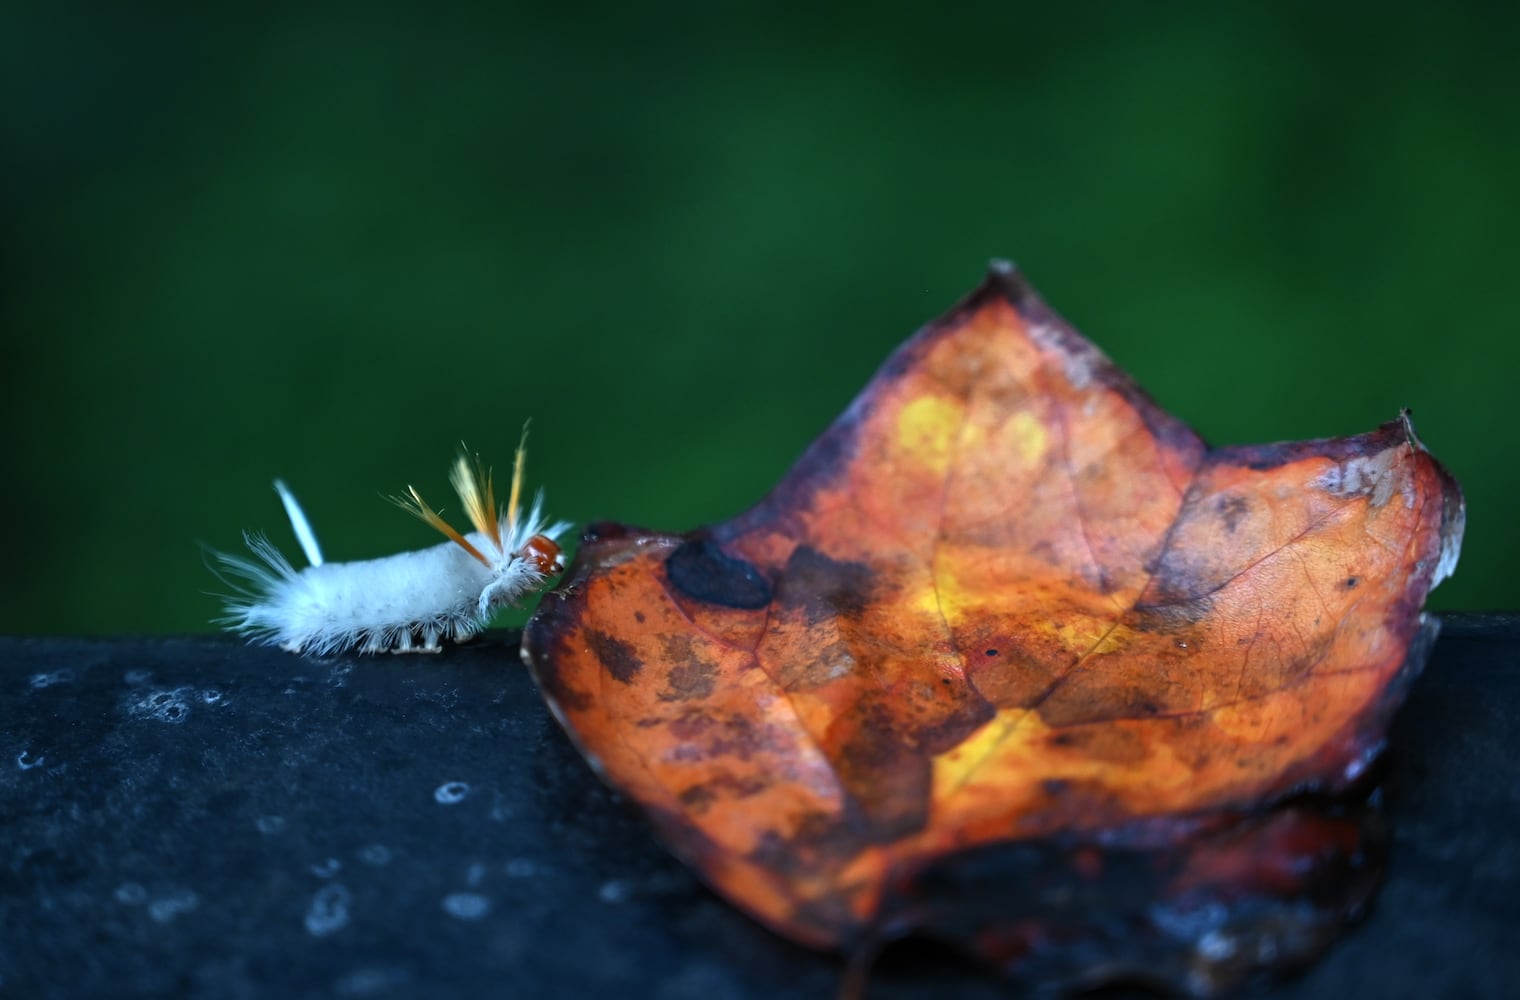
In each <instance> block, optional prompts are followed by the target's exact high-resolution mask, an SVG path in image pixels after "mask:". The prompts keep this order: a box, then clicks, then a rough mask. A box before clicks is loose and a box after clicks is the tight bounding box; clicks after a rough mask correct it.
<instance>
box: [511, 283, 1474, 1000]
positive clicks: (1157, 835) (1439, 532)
mask: <svg viewBox="0 0 1520 1000" xmlns="http://www.w3.org/2000/svg"><path fill="white" fill-rule="evenodd" d="M1462 520H1463V508H1462V500H1461V494H1460V492H1459V490H1458V488H1457V486H1456V484H1455V482H1454V481H1453V480H1452V479H1451V478H1450V477H1449V476H1448V475H1447V474H1446V473H1445V472H1444V471H1443V470H1442V469H1441V467H1440V466H1439V465H1438V464H1437V463H1436V462H1435V460H1434V459H1432V458H1431V457H1430V456H1429V455H1428V454H1427V453H1426V451H1425V449H1424V448H1423V447H1422V446H1421V445H1420V443H1419V441H1418V440H1417V439H1416V438H1415V436H1414V433H1413V430H1412V429H1411V427H1410V424H1409V421H1408V418H1407V416H1402V417H1401V418H1400V419H1398V420H1395V421H1393V422H1392V423H1389V424H1386V425H1384V426H1382V427H1380V428H1378V429H1377V430H1375V431H1373V432H1371V433H1369V434H1364V435H1360V436H1357V437H1351V438H1344V439H1336V440H1322V441H1309V442H1302V443H1292V444H1273V445H1262V446H1253V447H1236V448H1222V449H1215V450H1210V449H1209V448H1207V447H1206V446H1205V445H1204V444H1203V443H1202V441H1200V440H1199V438H1198V437H1197V436H1196V435H1194V434H1193V433H1192V432H1191V431H1190V430H1189V429H1188V428H1187V427H1185V426H1184V425H1183V424H1181V423H1180V422H1178V421H1177V420H1176V419H1174V418H1172V417H1170V416H1168V415H1167V414H1166V413H1164V412H1162V411H1161V410H1160V409H1159V408H1157V407H1156V406H1155V405H1154V404H1153V403H1152V402H1151V401H1150V400H1149V399H1148V398H1147V397H1146V396H1145V395H1144V394H1143V393H1141V392H1140V391H1139V390H1138V389H1137V388H1136V387H1135V385H1134V384H1133V382H1132V381H1131V380H1130V379H1129V378H1128V377H1127V376H1125V375H1124V374H1123V373H1121V372H1120V371H1118V370H1117V369H1116V368H1115V367H1114V366H1113V365H1112V363H1110V362H1109V361H1108V359H1107V358H1105V357H1104V356H1103V355H1102V354H1101V353H1100V352H1099V351H1098V350H1097V349H1096V348H1095V347H1093V346H1092V345H1091V344H1090V343H1088V342H1087V341H1086V340H1084V339H1083V338H1082V337H1081V336H1080V335H1079V334H1077V333H1076V332H1075V331H1074V330H1072V329H1071V328H1070V327H1069V326H1068V325H1066V323H1064V322H1063V321H1062V320H1061V319H1060V318H1059V317H1057V316H1056V315H1054V314H1053V313H1052V312H1051V311H1049V309H1047V307H1046V306H1045V305H1044V304H1043V303H1042V302H1041V301H1040V300H1039V298H1038V297H1037V296H1036V294H1035V293H1034V292H1033V291H1032V290H1031V289H1030V288H1029V286H1028V285H1027V284H1026V283H1025V282H1024V280H1023V279H1022V278H1021V277H1020V276H1019V275H1018V273H1017V272H1015V271H1014V270H1013V269H1012V268H1011V267H1008V266H1005V265H995V266H994V268H993V270H992V272H991V274H990V275H989V277H988V280H987V281H986V282H985V283H984V284H983V285H982V287H981V288H980V289H979V290H977V291H976V292H975V293H973V294H972V295H971V296H970V297H969V298H968V299H967V300H966V301H965V302H963V303H962V304H961V305H960V306H959V307H957V308H956V309H954V310H953V311H952V312H951V313H950V314H949V315H948V316H946V317H945V318H943V319H941V320H940V321H938V322H936V323H933V324H931V325H930V326H928V327H927V328H925V329H924V330H922V331H921V332H920V333H919V334H918V335H916V336H915V337H913V338H912V339H910V340H909V341H908V342H907V343H906V344H904V345H903V346H902V347H901V348H900V349H898V351H897V352H896V353H894V354H893V355H892V356H891V357H890V358H889V359H888V361H887V362H886V364H885V366H884V367H883V368H882V370H881V371H880V372H879V373H878V374H877V376H876V377H875V379H874V380H873V381H872V382H871V383H870V385H868V386H867V388H866V389H865V391H864V392H863V393H862V395H861V396H860V397H859V398H858V399H857V400H856V401H855V403H854V404H853V405H852V406H851V407H850V408H849V410H848V411H846V412H845V414H844V415H843V416H842V417H841V418H840V419H839V420H838V421H837V422H836V423H835V424H834V425H833V426H832V427H831V428H830V429H829V430H828V431H827V432H826V433H825V434H824V435H823V436H822V437H821V438H820V439H819V440H818V441H817V442H815V443H814V444H813V446H812V447H811V448H810V449H809V450H808V451H807V453H806V454H805V455H804V456H803V458H802V459H801V460H800V461H799V462H798V464H797V466H796V467H795V468H794V469H793V470H792V471H791V473H790V474H789V475H788V476H787V477H786V478H785V479H784V480H783V481H782V482H781V483H780V485H779V486H777V488H776V489H775V490H774V492H772V494H771V495H770V496H769V497H768V498H767V499H765V500H764V501H763V502H762V503H760V504H759V505H758V506H757V507H755V508H754V509H752V510H750V511H748V512H747V513H745V514H743V515H741V516H740V517H738V518H735V519H734V520H732V521H729V522H727V523H725V524H721V525H717V526H715V527H712V528H708V529H702V530H699V531H695V532H692V533H689V534H685V535H665V534H656V533H651V532H645V531H640V530H636V529H632V528H626V527H619V526H598V527H596V528H594V529H593V530H592V531H591V532H590V534H589V535H588V537H587V539H586V541H585V543H584V544H583V546H582V548H581V550H580V552H579V555H578V556H577V559H576V561H575V564H574V565H573V566H572V567H571V569H570V571H569V573H568V576H567V580H568V583H567V585H566V586H565V587H564V588H563V589H561V590H560V591H558V592H556V593H553V594H551V595H549V597H547V598H546V599H545V601H544V603H543V605H542V606H541V607H540V609H539V612H538V614H537V616H536V617H535V619H534V620H533V621H532V622H531V623H530V624H529V627H528V629H527V632H526V636H525V640H524V656H525V659H526V660H527V662H528V663H529V666H530V667H531V669H532V671H533V673H534V676H535V677H536V678H537V680H538V683H539V685H540V687H541V688H542V689H543V691H544V693H545V694H546V696H547V697H548V700H549V702H550V704H551V706H552V707H553V708H554V710H555V712H556V713H557V715H558V716H559V718H560V720H561V721H562V723H563V724H564V725H565V727H566V729H567V730H568V731H569V733H570V735H571V736H572V738H573V739H574V740H575V742H576V743H577V744H578V745H579V747H580V748H581V750H582V751H583V752H584V753H585V755H586V756H587V758H588V759H589V760H590V761H591V762H592V764H593V766H594V767H595V768H596V769H597V770H598V771H599V772H600V773H601V774H602V775H603V777H604V778H605V779H606V780H608V781H609V782H610V783H612V784H613V785H614V786H616V787H617V788H619V789H622V790H623V791H624V792H626V793H627V794H628V795H630V796H631V797H632V798H633V799H634V800H636V801H637V802H638V803H639V804H640V805H642V807H643V808H644V809H645V811H646V812H647V814H648V815H649V817H650V818H651V820H652V821H653V823H654V825H655V826H656V827H657V829H658V831H659V832H660V834H661V835H662V836H663V837H664V839H665V840H666V842H667V843H668V844H670V846H671V847H672V848H673V849H674V850H675V851H676V853H678V854H679V855H680V856H681V857H682V858H683V859H685V860H686V861H687V862H688V863H689V864H690V865H692V866H693V867H695V868H696V869H697V870H698V871H699V872H700V873H701V874H702V875H703V876H704V877H705V878H706V880H707V881H708V882H709V883H710V884H711V885H712V886H713V887H714V888H716V889H717V890H718V891H719V892H721V893H723V894H724V895H726V896H727V897H728V898H729V899H730V900H732V901H733V902H734V903H736V904H737V905H739V906H741V907H743V908H744V909H745V910H747V911H748V912H750V913H751V914H753V915H754V916H755V917H757V918H758V919H759V920H761V921H763V922H764V923H766V924H767V925H769V926H770V927H772V928H774V929H775V930H776V931H778V932H780V933H782V934H784V935H786V936H788V937H790V938H793V939H795V940H797V941H800V942H803V943H805V944H808V945H812V946H817V947H834V948H842V949H845V950H847V951H852V952H856V953H861V952H864V951H867V950H869V949H870V948H871V947H873V946H874V944H875V943H877V942H879V941H882V940H887V939H891V938H894V937H897V936H900V935H903V934H905V933H909V932H913V931H923V932H926V933H930V934H936V935H939V936H943V937H947V938H949V939H951V940H952V941H954V942H956V943H958V944H960V945H961V946H963V947H965V948H967V949H969V950H972V951H974V952H976V953H977V954H979V955H981V956H982V957H984V958H986V959H988V960H990V961H993V962H996V963H998V964H999V965H1001V966H1003V967H1004V968H1005V969H1007V970H1009V971H1011V972H1015V973H1018V974H1021V975H1024V976H1028V977H1031V978H1034V979H1037V980H1039V981H1041V982H1045V983H1054V984H1075V983H1092V982H1100V981H1105V980H1108V979H1113V978H1118V977H1129V978H1141V979H1146V980H1150V981H1152V982H1156V983H1159V984H1161V985H1166V986H1171V987H1173V988H1177V989H1181V990H1186V991H1190V992H1193V993H1196V994H1200V995H1204V994H1212V993H1216V992H1219V991H1221V990H1224V989H1227V988H1229V987H1230V986H1232V985H1234V984H1235V983H1237V982H1239V981H1240V980H1241V979H1242V978H1243V977H1245V976H1247V975H1249V974H1250V973H1252V972H1253V971H1256V970H1257V969H1258V968H1260V967H1264V966H1274V965H1277V964H1281V963H1296V962H1300V961H1302V960H1304V959H1306V958H1307V957H1309V956H1311V955H1312V954H1313V953H1314V952H1316V951H1317V950H1318V949H1319V948H1321V947H1322V946H1323V944H1324V943H1325V942H1327V941H1328V940H1329V938H1330V937H1331V936H1332V935H1333V934H1334V933H1335V931H1336V930H1337V929H1338V928H1339V926H1340V925H1341V924H1342V923H1343V922H1344V921H1345V919H1346V918H1347V917H1348V916H1349V915H1350V914H1352V913H1354V912H1355V911H1356V910H1357V909H1358V908H1359V907H1360V906H1362V905H1363V904H1364V903H1365V901H1366V900H1367V899H1368V898H1369V896H1370V893H1371V892H1372V891H1373V888H1374V887H1375V885H1376V881H1377V873H1378V870H1379V868H1378V856H1379V851H1378V846H1379V838H1378V834H1377V830H1378V828H1377V823H1376V817H1375V815H1373V814H1372V813H1371V812H1370V811H1369V810H1367V809H1365V808H1363V807H1361V806H1358V805H1356V804H1354V803H1352V804H1346V805H1343V804H1338V803H1337V802H1336V801H1335V797H1336V796H1343V795H1345V794H1346V793H1347V792H1348V791H1351V790H1353V789H1355V788H1356V787H1357V782H1358V778H1359V777H1360V776H1361V775H1363V773H1364V771H1365V770H1366V768H1367V766H1368V764H1369V763H1370V762H1371V761H1372V760H1373V759H1374V758H1375V757H1376V755H1377V754H1378V752H1379V750H1380V749H1381V747H1382V741H1383V738H1384V733H1385V731H1386V727H1387V724H1388V722H1389V718H1390V715H1391V714H1392V712H1393V711H1394V710H1395V709H1396V708H1397V706H1398V704H1399V703H1400V701H1401V699H1402V698H1403V695H1404V692H1405V689H1406V687H1407V685H1408V682H1409V681H1410V679H1411V678H1412V677H1413V675H1414V674H1415V673H1416V672H1417V671H1418V669H1419V667H1420V665H1421V664H1422V662H1423V659H1424V653H1425V650H1426V648H1427V647H1428V644H1429V641H1430V639H1431V638H1432V637H1433V635H1434V630H1435V627H1434V624H1433V623H1431V622H1428V621H1427V620H1425V619H1423V618H1422V616H1421V615H1420V607H1421V605H1422V603H1423V601H1424V599H1425V595H1426V593H1427V592H1428V591H1429V590H1430V588H1431V587H1432V586H1434V585H1435V584H1436V583H1437V582H1439V580H1440V579H1441V578H1442V577H1444V576H1445V575H1447V574H1448V573H1449V572H1450V571H1451V569H1452V568H1453V565H1454V563H1455V560H1456V555H1457V550H1458V546H1459V544H1460V540H1461V531H1462ZM1307 793H1313V795H1312V796H1310V795H1308V794H1307Z"/></svg>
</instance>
